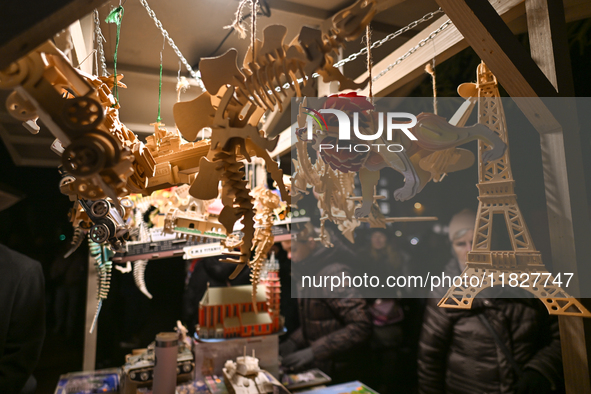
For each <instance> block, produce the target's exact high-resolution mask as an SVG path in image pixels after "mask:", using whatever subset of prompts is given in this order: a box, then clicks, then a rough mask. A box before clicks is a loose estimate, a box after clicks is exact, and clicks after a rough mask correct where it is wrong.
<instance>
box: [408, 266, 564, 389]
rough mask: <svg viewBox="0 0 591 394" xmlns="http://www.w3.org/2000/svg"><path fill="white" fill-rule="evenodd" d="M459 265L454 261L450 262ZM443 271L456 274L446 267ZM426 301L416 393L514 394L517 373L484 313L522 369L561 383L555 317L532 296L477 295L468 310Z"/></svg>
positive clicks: (559, 353) (456, 271)
mask: <svg viewBox="0 0 591 394" xmlns="http://www.w3.org/2000/svg"><path fill="white" fill-rule="evenodd" d="M452 261H453V264H455V266H456V267H457V261H456V260H452ZM447 268H448V270H447V271H446V273H447V274H453V275H459V274H460V271H459V267H458V268H457V269H455V270H454V267H453V265H448V267H447ZM438 301H439V299H431V300H429V301H428V304H427V309H426V311H425V317H424V323H423V330H422V333H421V339H420V345H419V392H420V393H466V394H468V393H469V394H478V393H488V394H490V393H514V392H515V385H516V382H517V377H516V373H515V372H514V370H513V368H512V367H511V364H510V362H509V361H508V360H507V359H506V357H505V355H504V353H503V351H502V350H501V349H500V348H499V347H498V346H497V345H496V343H495V340H494V338H493V336H492V334H491V333H490V331H489V330H488V329H487V328H486V327H485V326H484V324H483V322H482V321H481V320H480V318H479V317H478V315H479V314H484V315H485V316H486V318H487V319H488V321H489V322H490V324H491V326H492V327H493V328H494V329H495V331H496V332H497V333H498V335H499V336H500V338H501V340H502V341H503V342H504V344H505V346H506V347H507V348H508V349H509V350H510V351H511V352H512V355H513V358H514V360H515V361H516V363H517V364H518V366H519V368H520V369H521V371H523V370H525V369H534V370H536V371H538V372H540V373H541V374H542V375H544V376H545V377H546V378H547V379H548V380H549V381H550V383H551V384H553V385H554V386H558V385H560V384H561V380H562V378H561V371H562V359H561V349H560V335H559V331H558V320H557V319H556V318H555V317H551V316H549V315H548V312H547V310H546V308H545V307H544V305H543V304H542V303H541V302H540V301H539V300H537V299H533V298H522V299H516V298H490V299H485V298H476V299H475V300H474V302H473V305H472V309H471V310H458V309H447V308H439V307H438V306H437V302H438Z"/></svg>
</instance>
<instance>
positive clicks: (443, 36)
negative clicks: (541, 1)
mask: <svg viewBox="0 0 591 394" xmlns="http://www.w3.org/2000/svg"><path fill="white" fill-rule="evenodd" d="M522 2H523V0H508V1H504V2H495V9H496V10H497V11H498V12H499V14H500V15H501V16H502V18H503V20H505V21H506V22H510V21H513V20H514V19H516V18H518V17H519V16H521V15H523V14H524V12H525V8H524V7H523V5H522V4H521V3H522ZM448 19H449V17H448V16H442V17H441V18H438V19H437V20H435V21H434V22H433V23H431V24H430V25H429V26H427V27H426V28H425V29H423V30H422V31H421V32H420V33H418V34H417V35H416V36H414V37H413V38H411V39H410V40H408V41H407V42H406V43H405V44H403V45H401V46H400V47H399V48H398V49H396V50H395V51H393V52H392V53H391V54H389V55H388V56H386V57H385V58H384V59H383V60H381V61H380V62H378V63H376V64H375V65H374V67H373V72H374V75H377V74H378V73H379V72H380V71H382V70H384V69H385V68H387V67H388V65H389V64H391V63H394V62H395V61H396V59H398V58H399V57H401V56H402V55H404V54H405V53H406V52H408V50H409V49H411V48H413V47H415V46H416V45H417V44H418V43H419V41H421V40H423V39H424V38H426V37H428V36H429V34H431V32H432V31H434V30H435V29H437V28H438V27H439V26H441V25H442V24H443V23H444V22H445V21H447V20H448ZM467 46H468V43H467V42H466V41H465V40H464V37H463V36H462V34H461V33H460V32H459V31H458V29H457V28H456V27H455V26H453V25H452V26H449V27H447V28H446V29H445V30H443V31H442V32H441V33H439V34H438V35H437V36H436V37H435V38H434V39H433V41H432V42H431V43H429V44H428V45H425V46H423V47H421V48H419V49H418V50H417V51H416V52H415V53H414V54H413V55H412V56H410V57H408V58H407V59H405V60H404V61H403V62H402V63H400V64H399V65H398V66H396V68H395V69H394V70H392V71H391V72H389V73H387V74H385V75H384V76H383V77H381V78H380V79H378V80H377V81H375V82H374V84H373V92H374V95H375V96H387V95H389V94H390V93H392V92H393V91H395V90H397V89H399V88H401V87H402V86H404V85H406V84H407V83H409V82H410V81H412V80H414V79H415V78H417V77H419V76H420V75H423V74H424V73H425V64H426V63H428V62H430V61H431V60H432V59H433V57H435V59H436V62H437V63H441V62H443V61H445V60H447V59H449V58H450V57H452V56H453V55H455V54H457V53H458V52H460V51H461V50H463V49H465V48H466V47H467ZM366 78H367V72H364V73H363V74H361V75H360V76H359V77H357V78H356V79H355V82H361V81H363V80H365V79H366ZM361 94H367V89H366V90H364V91H362V92H361Z"/></svg>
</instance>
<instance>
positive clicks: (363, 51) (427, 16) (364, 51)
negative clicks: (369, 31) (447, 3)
mask: <svg viewBox="0 0 591 394" xmlns="http://www.w3.org/2000/svg"><path fill="white" fill-rule="evenodd" d="M437 14H443V10H442V9H441V8H439V9H438V10H436V11H433V12H429V13H428V14H425V15H423V17H422V18H420V19H417V20H416V21H414V22H411V23H409V24H408V25H406V26H404V27H403V28H402V29H400V30H397V31H395V32H394V33H390V34H388V35H387V36H386V37H384V38H383V39H381V40H378V41H376V42H374V43H373V44H372V45H371V47H370V49H374V48H379V47H381V46H382V45H384V44H385V43H387V42H388V41H392V40H393V39H395V38H396V37H398V36H400V35H401V34H404V33H406V32H407V31H409V30H412V29H414V28H415V27H417V26H418V25H420V24H421V23H423V22H426V21H428V20H430V19H433V17H435V15H437ZM365 54H367V47H363V48H361V50H360V51H359V52H357V53H353V54H351V55H349V56H348V57H347V58H345V59H342V60H339V61H338V62H336V63H335V64H334V67H335V68H339V67H341V66H342V65H343V64H346V63H349V62H352V61H353V60H355V59H357V58H358V57H359V56H363V55H365Z"/></svg>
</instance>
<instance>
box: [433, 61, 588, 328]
mask: <svg viewBox="0 0 591 394" xmlns="http://www.w3.org/2000/svg"><path fill="white" fill-rule="evenodd" d="M477 77H478V79H477V83H465V84H462V85H460V87H459V88H458V91H459V93H460V95H461V96H463V97H464V98H468V97H478V101H479V103H478V104H479V105H478V109H479V112H478V121H479V122H480V123H483V124H485V125H487V126H488V127H489V128H490V129H491V130H493V131H494V132H495V133H497V134H498V135H499V137H500V138H501V139H502V140H503V142H505V143H507V124H506V121H505V112H504V110H503V105H502V103H501V98H500V95H499V89H498V85H497V80H496V78H495V76H494V75H493V74H492V73H491V72H490V70H489V69H488V68H487V67H486V65H485V64H484V63H481V64H480V65H479V66H478V70H477ZM490 149H491V146H489V145H488V144H486V143H484V142H483V141H479V142H478V162H479V166H478V167H479V168H478V190H479V194H480V195H479V197H478V200H479V201H480V202H479V204H478V215H477V217H476V227H475V231H474V240H473V246H472V251H471V252H469V253H468V261H467V264H466V268H465V269H464V272H462V278H463V277H464V275H465V274H467V278H468V281H467V283H464V282H462V285H460V286H455V285H453V284H452V287H451V288H450V289H449V290H448V291H447V293H446V294H445V296H444V297H443V299H441V301H439V304H438V305H439V306H440V307H443V308H459V309H470V308H471V307H472V302H473V300H474V297H476V295H477V294H478V293H479V292H481V291H482V290H483V289H485V288H487V287H491V286H498V287H501V286H502V285H503V284H504V287H511V286H510V283H509V280H510V275H511V274H517V277H516V279H517V282H516V281H515V280H514V281H512V282H511V284H513V285H517V286H513V287H515V288H517V287H519V288H521V289H523V290H526V291H529V292H530V293H532V294H534V295H535V296H536V297H537V298H539V299H540V300H541V301H542V302H543V303H544V305H546V308H547V309H548V311H549V313H550V314H551V315H567V316H584V317H591V314H590V313H589V311H588V310H587V309H585V307H584V306H583V305H581V303H580V302H579V301H578V300H576V299H575V298H573V297H571V296H570V295H569V294H567V293H566V292H565V291H564V290H562V288H561V287H560V282H558V283H556V281H555V278H554V277H553V276H552V275H551V274H550V273H549V272H548V270H547V269H546V267H545V266H544V264H543V262H542V257H541V254H540V252H539V251H538V250H536V248H535V246H534V244H533V241H532V239H531V236H530V234H529V230H528V229H527V225H526V224H525V222H524V220H523V216H522V215H521V211H520V210H519V206H518V205H517V198H516V195H515V191H514V187H515V181H514V180H513V175H512V174H511V165H510V162H509V149H508V147H507V149H506V151H505V154H504V155H503V156H502V157H501V158H500V159H498V160H494V161H491V162H488V163H486V164H485V163H484V160H483V159H482V157H483V154H484V153H485V152H486V151H488V150H490ZM502 218H504V220H505V224H506V226H507V230H508V233H509V239H510V241H511V246H512V249H513V250H508V251H507V250H491V246H492V245H491V238H492V229H493V220H499V219H501V220H502ZM563 275H564V274H563ZM471 277H477V278H478V279H479V284H478V285H477V286H471V285H470V283H469V278H471ZM557 277H558V275H557ZM513 278H515V275H513ZM563 279H564V278H563ZM473 281H474V282H476V280H475V279H474V280H473ZM563 282H566V280H563Z"/></svg>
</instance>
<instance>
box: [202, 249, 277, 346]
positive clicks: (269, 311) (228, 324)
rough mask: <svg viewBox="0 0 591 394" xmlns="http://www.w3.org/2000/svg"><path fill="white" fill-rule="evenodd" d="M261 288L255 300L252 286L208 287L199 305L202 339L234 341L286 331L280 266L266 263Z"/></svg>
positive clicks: (262, 271)
mask: <svg viewBox="0 0 591 394" xmlns="http://www.w3.org/2000/svg"><path fill="white" fill-rule="evenodd" d="M260 282H261V283H260V286H257V290H256V292H255V293H254V300H253V298H252V289H253V287H252V286H249V285H244V286H233V287H209V288H208V289H207V291H206V293H205V294H204V295H203V299H202V300H201V302H200V303H199V325H198V326H197V327H196V331H197V333H198V335H199V337H200V338H205V339H206V338H235V337H250V336H256V335H267V334H272V333H275V332H278V331H280V330H281V329H283V318H282V317H281V316H280V310H279V301H280V295H281V282H280V281H279V264H278V263H277V261H275V260H274V259H271V260H269V261H266V262H265V264H263V266H262V270H261V271H260Z"/></svg>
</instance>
